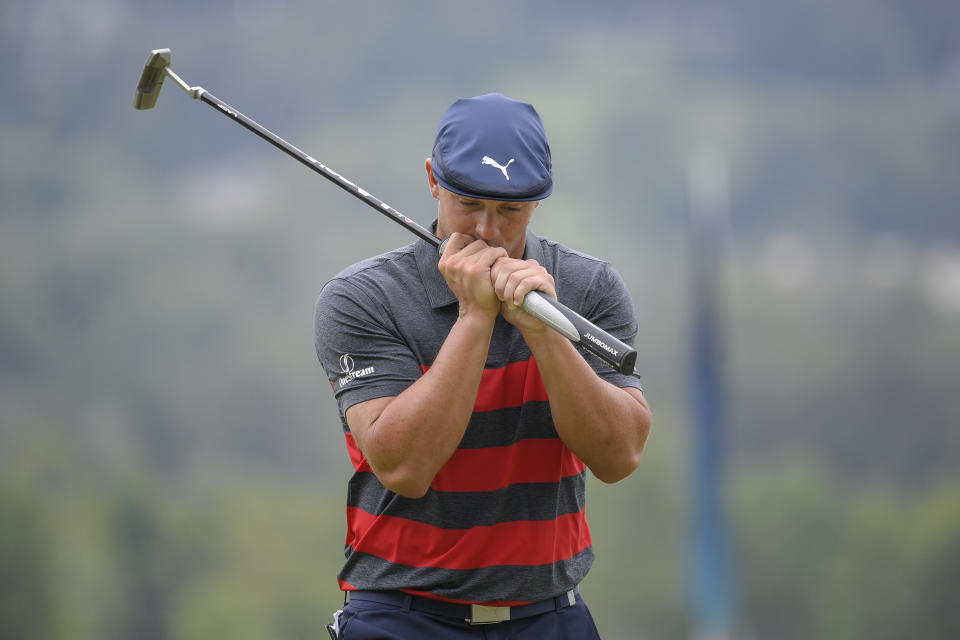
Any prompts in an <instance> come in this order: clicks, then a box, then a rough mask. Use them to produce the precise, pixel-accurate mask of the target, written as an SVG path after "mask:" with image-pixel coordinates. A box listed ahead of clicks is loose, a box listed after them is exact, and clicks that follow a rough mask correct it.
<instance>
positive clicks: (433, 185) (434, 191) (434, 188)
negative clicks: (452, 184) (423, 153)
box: [425, 158, 440, 200]
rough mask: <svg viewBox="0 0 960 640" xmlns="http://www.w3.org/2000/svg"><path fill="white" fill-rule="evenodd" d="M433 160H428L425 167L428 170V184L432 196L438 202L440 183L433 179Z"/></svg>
mask: <svg viewBox="0 0 960 640" xmlns="http://www.w3.org/2000/svg"><path fill="white" fill-rule="evenodd" d="M432 163H433V159H432V158H427V160H426V163H425V166H426V169H427V184H428V185H429V186H430V194H431V195H432V196H433V197H434V198H435V199H437V200H439V199H440V183H439V182H437V179H436V178H434V177H433V164H432Z"/></svg>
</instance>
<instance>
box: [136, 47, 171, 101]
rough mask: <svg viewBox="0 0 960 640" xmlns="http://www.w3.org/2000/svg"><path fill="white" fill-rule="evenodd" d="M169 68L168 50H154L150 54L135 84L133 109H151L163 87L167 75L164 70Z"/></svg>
mask: <svg viewBox="0 0 960 640" xmlns="http://www.w3.org/2000/svg"><path fill="white" fill-rule="evenodd" d="M168 66H170V49H154V50H153V51H151V52H150V56H149V57H148V58H147V62H146V64H144V65H143V73H142V74H140V82H139V84H137V93H136V95H134V97H133V108H134V109H153V106H154V105H155V104H157V97H159V95H160V87H162V86H163V78H164V77H165V76H166V75H167V72H166V69H167V67H168Z"/></svg>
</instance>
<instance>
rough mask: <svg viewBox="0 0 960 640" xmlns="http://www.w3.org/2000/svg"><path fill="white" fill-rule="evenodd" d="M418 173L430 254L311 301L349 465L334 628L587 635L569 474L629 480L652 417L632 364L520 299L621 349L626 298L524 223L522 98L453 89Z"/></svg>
mask: <svg viewBox="0 0 960 640" xmlns="http://www.w3.org/2000/svg"><path fill="white" fill-rule="evenodd" d="M425 168H426V174H427V182H428V187H429V189H430V193H431V194H432V196H433V197H434V198H435V199H436V200H437V201H438V215H437V220H436V222H435V223H434V226H433V227H432V230H433V232H434V234H435V235H436V236H437V238H439V239H442V240H444V241H445V246H444V249H443V254H442V256H441V257H440V260H439V263H438V261H437V251H436V248H435V246H434V245H432V244H431V243H429V242H426V241H424V240H423V239H420V240H417V241H416V242H414V243H412V244H410V245H407V246H405V247H402V248H400V249H397V250H394V251H392V252H389V253H386V254H383V255H380V256H376V257H373V258H370V259H367V260H364V261H362V262H359V263H357V264H355V265H353V266H351V267H348V268H347V269H345V270H344V271H342V272H341V273H340V274H338V275H337V276H336V277H334V278H333V279H332V280H331V281H330V282H329V283H328V284H327V285H326V286H325V287H324V288H323V290H322V292H321V294H320V297H319V300H318V302H317V307H316V317H315V330H316V349H317V355H318V357H319V359H320V362H321V363H322V365H323V366H324V369H325V370H326V373H327V376H328V378H329V380H330V383H331V386H332V387H333V391H334V394H335V396H336V399H337V402H338V406H339V410H340V416H341V422H342V426H343V431H344V435H345V439H346V444H347V448H348V451H349V454H350V459H351V462H352V463H353V467H354V473H353V475H352V477H351V478H350V481H349V484H348V492H347V510H346V512H347V540H346V549H345V554H346V563H345V565H344V567H343V570H342V571H341V573H340V575H339V582H340V586H341V588H342V589H343V590H344V591H346V592H347V593H348V595H349V598H350V601H349V603H348V604H347V605H346V606H345V607H344V610H343V612H342V614H340V615H338V616H337V625H336V626H337V627H338V629H337V630H336V631H333V632H332V633H338V634H339V635H337V636H335V637H339V638H345V639H347V640H364V639H372V638H388V639H400V638H464V639H466V638H484V637H504V638H506V637H510V638H537V640H542V639H544V638H551V639H553V638H570V639H574V638H576V639H577V640H582V639H584V638H596V637H598V636H597V632H596V627H595V626H594V624H593V620H592V618H591V617H590V613H589V611H588V610H587V608H586V605H585V603H584V602H583V600H582V598H581V597H580V594H579V589H578V584H579V583H580V581H581V580H582V579H583V578H584V576H585V575H586V573H587V571H588V570H589V568H590V565H591V564H592V561H593V551H592V547H591V538H590V532H589V528H588V526H587V522H586V519H585V516H584V513H585V512H584V508H585V485H586V473H587V470H588V469H589V470H590V472H591V473H593V475H594V476H596V477H597V478H599V479H600V480H602V481H603V482H608V483H610V482H617V481H619V480H621V479H623V478H625V477H627V476H628V475H630V474H631V473H632V472H633V470H634V469H635V468H636V467H637V465H638V464H639V460H640V456H641V453H642V450H643V447H644V443H645V441H646V438H647V435H648V433H649V430H650V422H651V418H650V411H649V408H648V406H647V403H646V401H645V399H644V396H643V393H642V390H641V386H640V383H639V380H638V378H637V377H635V376H633V375H628V374H625V373H621V372H619V371H617V370H614V369H612V368H611V367H610V366H609V365H608V364H605V363H604V362H601V361H600V360H597V359H594V358H593V357H592V356H586V357H585V356H584V355H583V354H581V353H580V352H579V351H578V350H577V348H576V347H575V346H574V345H573V344H572V343H571V341H570V340H568V339H567V338H565V337H564V336H563V335H561V334H560V333H558V332H557V331H555V330H553V329H551V328H550V327H548V326H547V325H545V324H544V323H543V322H541V321H540V320H539V319H537V318H536V317H534V316H533V315H530V314H529V313H527V312H526V311H524V310H523V309H522V308H521V306H520V305H521V304H522V303H523V300H524V297H525V296H526V294H527V293H528V292H530V291H539V292H540V293H541V294H542V295H544V296H546V297H548V298H551V299H554V300H559V301H560V302H561V303H562V304H563V305H566V307H568V308H569V309H572V310H573V311H575V312H576V313H577V314H580V315H581V316H583V317H584V318H586V319H587V320H589V321H590V322H592V323H594V324H595V325H596V326H597V327H600V328H601V329H603V330H605V331H606V332H608V333H609V334H611V335H612V336H614V337H616V338H618V339H619V340H621V341H623V342H624V343H627V344H632V342H633V340H634V339H635V337H636V334H637V331H638V327H637V322H636V318H635V314H634V311H633V308H632V303H631V300H630V297H629V294H628V292H627V289H626V287H625V285H624V283H623V281H622V279H621V278H620V276H619V275H618V274H617V273H616V272H615V271H614V270H613V268H612V267H611V266H610V265H609V264H607V263H605V262H602V261H600V260H597V259H595V258H592V257H590V256H587V255H585V254H583V253H580V252H577V251H575V250H573V249H570V248H567V247H565V246H563V245H561V244H559V243H556V242H552V241H550V240H546V239H543V238H540V237H538V236H536V235H535V234H533V232H532V231H530V230H529V229H528V226H529V223H530V220H531V218H532V216H533V214H534V211H535V210H536V209H537V207H538V206H539V205H540V201H541V200H543V199H544V198H546V197H547V196H548V195H550V193H551V192H552V189H553V172H552V163H551V156H550V148H549V145H548V143H547V138H546V133H545V131H544V128H543V124H542V122H541V120H540V117H539V115H538V114H537V112H536V111H535V110H534V108H533V107H532V106H531V105H529V104H526V103H523V102H518V101H516V100H512V99H510V98H507V97H505V96H503V95H500V94H487V95H484V96H477V97H475V98H469V99H463V100H458V101H457V102H455V103H454V104H453V105H452V106H451V107H450V108H449V109H448V110H447V111H446V112H445V113H444V115H443V117H442V119H441V122H440V126H439V128H438V131H437V136H436V140H435V144H434V147H433V153H432V156H431V158H429V159H427V161H426V167H425ZM589 337H590V335H589V334H587V338H589ZM338 613H339V612H338ZM479 625H493V626H479ZM485 630H486V631H485ZM485 634H486V635H485ZM490 634H495V635H490Z"/></svg>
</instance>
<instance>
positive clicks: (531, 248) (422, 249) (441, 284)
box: [414, 220, 543, 309]
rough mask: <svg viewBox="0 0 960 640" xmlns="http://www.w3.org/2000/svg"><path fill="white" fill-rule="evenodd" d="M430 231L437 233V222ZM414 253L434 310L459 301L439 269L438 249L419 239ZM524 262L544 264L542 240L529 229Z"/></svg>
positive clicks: (431, 226) (415, 244)
mask: <svg viewBox="0 0 960 640" xmlns="http://www.w3.org/2000/svg"><path fill="white" fill-rule="evenodd" d="M430 230H431V231H434V232H436V230H437V221H436V220H434V221H433V224H431V225H430ZM414 253H415V255H416V259H417V267H418V268H419V270H420V279H421V280H422V281H423V286H424V288H425V289H426V290H427V298H428V299H429V300H430V307H431V308H432V309H439V308H440V307H445V306H447V305H450V304H453V303H455V302H456V301H457V297H456V296H455V295H453V291H451V290H450V287H448V286H447V281H446V279H445V278H444V277H443V274H442V273H440V269H438V268H437V263H438V262H439V261H440V256H439V255H437V249H436V247H434V246H433V245H432V244H430V243H429V242H427V241H426V240H423V239H419V240H417V241H416V242H415V243H414ZM523 259H524V260H536V261H537V262H539V263H540V264H543V248H542V247H541V246H540V238H538V237H537V236H536V234H534V233H533V231H530V229H529V228H528V229H527V241H526V247H525V248H524V250H523Z"/></svg>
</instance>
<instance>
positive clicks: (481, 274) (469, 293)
mask: <svg viewBox="0 0 960 640" xmlns="http://www.w3.org/2000/svg"><path fill="white" fill-rule="evenodd" d="M503 257H507V250H506V249H504V248H503V247H491V246H490V245H488V244H487V243H486V242H484V241H483V240H475V239H474V238H473V237H471V236H469V235H466V234H463V233H456V232H454V233H453V234H451V235H450V238H449V240H448V241H447V246H446V248H445V249H444V252H443V256H441V258H440V263H439V265H438V266H439V268H440V273H442V274H443V277H444V278H445V279H446V281H447V286H449V287H450V290H451V291H453V294H454V295H455V296H456V297H457V300H458V301H459V302H460V317H464V316H467V315H471V314H474V313H476V314H481V315H483V316H487V317H494V316H496V315H497V314H498V313H499V312H500V299H499V298H498V297H497V293H496V291H494V288H493V284H492V282H491V279H490V268H491V267H492V266H493V263H494V262H496V261H497V260H498V259H500V258H503Z"/></svg>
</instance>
